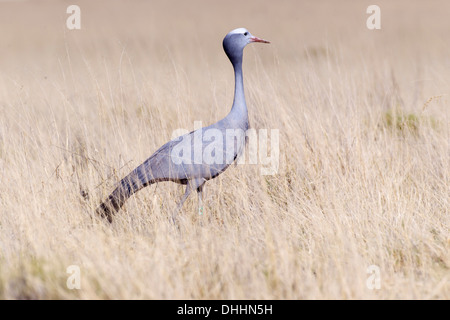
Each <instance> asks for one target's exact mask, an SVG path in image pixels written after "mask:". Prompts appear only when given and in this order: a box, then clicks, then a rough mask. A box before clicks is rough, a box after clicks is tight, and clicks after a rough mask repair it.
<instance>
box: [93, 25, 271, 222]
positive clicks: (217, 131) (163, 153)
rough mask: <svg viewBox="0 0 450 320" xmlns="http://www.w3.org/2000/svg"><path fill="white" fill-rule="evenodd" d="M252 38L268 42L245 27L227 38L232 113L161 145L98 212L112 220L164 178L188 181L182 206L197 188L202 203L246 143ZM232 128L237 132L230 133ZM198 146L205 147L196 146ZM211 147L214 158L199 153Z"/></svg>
mask: <svg viewBox="0 0 450 320" xmlns="http://www.w3.org/2000/svg"><path fill="white" fill-rule="evenodd" d="M251 42H263V43H268V41H266V40H262V39H259V38H256V37H254V36H252V35H251V34H250V32H248V31H247V30H246V29H244V28H239V29H235V30H233V31H231V32H230V33H228V34H227V35H226V36H225V38H224V40H223V48H224V51H225V53H226V54H227V56H228V58H229V59H230V61H231V63H232V65H233V67H234V74H235V92H234V101H233V106H232V108H231V111H230V112H229V114H228V115H227V116H226V117H225V118H223V119H222V120H220V121H218V122H217V123H215V124H213V125H210V126H208V127H205V128H201V129H198V130H196V131H192V132H191V133H189V134H186V135H184V136H181V137H178V138H176V139H174V140H171V141H169V142H168V143H166V144H165V145H163V146H162V147H161V148H159V149H158V150H157V151H156V152H155V153H154V154H153V155H152V156H151V157H150V158H148V159H147V160H146V161H145V162H144V163H142V164H141V165H140V166H138V167H137V168H136V169H134V170H133V171H132V172H131V173H130V174H128V175H127V176H126V177H125V178H123V179H122V180H121V181H120V182H119V185H118V186H117V188H116V189H115V190H114V191H113V192H112V193H111V194H110V195H109V197H108V198H107V199H106V200H105V201H104V202H103V203H102V204H100V206H99V207H98V209H97V213H98V214H99V215H100V216H102V217H104V218H107V219H108V221H109V222H112V216H113V214H114V213H116V212H117V211H119V209H120V208H121V207H122V206H123V205H124V203H125V202H126V200H127V199H128V198H129V197H130V196H132V195H133V194H134V193H136V192H137V191H139V190H141V189H142V188H144V187H146V186H148V185H150V184H153V183H156V182H160V181H173V182H177V183H179V184H183V185H186V192H185V194H184V195H183V197H182V198H181V200H180V202H179V203H178V210H179V209H180V208H181V207H182V205H183V203H184V201H185V200H186V199H187V198H188V196H189V195H190V193H191V192H192V191H193V190H196V191H197V193H198V196H199V206H201V202H202V190H203V185H204V184H205V182H206V181H208V180H210V179H213V178H215V177H216V176H218V175H219V174H220V173H222V172H224V171H225V170H226V169H227V168H228V166H229V165H230V164H231V163H232V162H233V161H235V159H236V157H237V156H238V154H239V153H240V152H241V151H242V150H243V148H244V145H245V131H246V130H247V129H248V126H249V124H248V113H247V105H246V102H245V95H244V84H243V75H242V57H243V50H244V47H245V46H246V45H247V44H249V43H251ZM230 132H231V133H234V134H232V135H230ZM211 133H212V136H214V137H215V139H214V140H212V138H211V140H212V141H208V142H207V143H205V142H204V135H206V134H211ZM218 137H219V138H218ZM196 139H197V140H196ZM198 139H200V140H198ZM196 141H197V142H198V141H200V144H195V142H196ZM198 147H200V148H201V150H195V148H198ZM183 150H193V152H190V153H186V154H185V153H184V152H183ZM211 150H213V151H214V152H213V153H212V156H211V157H212V158H214V159H213V160H211V159H209V161H207V160H208V159H204V158H200V159H199V158H198V157H197V156H198V155H199V154H201V155H203V154H204V152H206V151H211ZM180 151H181V152H180ZM196 151H197V152H196ZM178 210H177V211H178ZM174 218H175V216H174Z"/></svg>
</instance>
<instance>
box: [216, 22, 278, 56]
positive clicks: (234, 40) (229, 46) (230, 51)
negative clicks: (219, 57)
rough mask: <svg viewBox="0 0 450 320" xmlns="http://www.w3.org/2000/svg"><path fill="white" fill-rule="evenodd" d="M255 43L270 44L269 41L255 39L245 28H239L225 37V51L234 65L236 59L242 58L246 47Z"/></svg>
mask: <svg viewBox="0 0 450 320" xmlns="http://www.w3.org/2000/svg"><path fill="white" fill-rule="evenodd" d="M253 42H260V43H270V42H269V41H267V40H264V39H260V38H258V37H255V36H254V35H252V34H251V33H250V32H249V31H248V30H247V29H245V28H238V29H234V30H233V31H231V32H229V33H228V34H227V35H226V36H225V38H224V39H223V49H224V50H225V53H226V54H227V56H228V58H229V59H230V60H231V62H232V63H234V61H235V59H237V58H241V57H242V52H243V50H244V48H245V46H246V45H248V44H249V43H253Z"/></svg>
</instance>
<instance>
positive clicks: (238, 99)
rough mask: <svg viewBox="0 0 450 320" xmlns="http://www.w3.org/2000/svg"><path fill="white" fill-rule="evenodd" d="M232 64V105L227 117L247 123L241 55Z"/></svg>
mask: <svg viewBox="0 0 450 320" xmlns="http://www.w3.org/2000/svg"><path fill="white" fill-rule="evenodd" d="M232 64H233V67H234V79H235V88H234V101H233V107H232V108H231V111H230V113H229V114H228V117H230V118H231V119H232V120H233V121H238V122H243V123H247V121H248V112H247V104H246V103H245V93H244V79H243V76H242V55H241V56H240V57H239V58H237V59H233V61H232Z"/></svg>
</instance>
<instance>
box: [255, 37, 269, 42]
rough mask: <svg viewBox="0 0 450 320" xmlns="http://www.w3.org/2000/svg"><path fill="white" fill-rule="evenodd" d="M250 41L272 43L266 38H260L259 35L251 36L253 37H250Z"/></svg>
mask: <svg viewBox="0 0 450 320" xmlns="http://www.w3.org/2000/svg"><path fill="white" fill-rule="evenodd" d="M250 42H261V43H270V42H269V41H267V40H264V39H260V38H258V37H251V38H250Z"/></svg>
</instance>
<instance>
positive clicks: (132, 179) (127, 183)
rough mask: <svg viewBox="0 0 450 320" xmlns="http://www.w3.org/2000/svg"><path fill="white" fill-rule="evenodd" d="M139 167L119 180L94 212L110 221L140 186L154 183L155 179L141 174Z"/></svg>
mask: <svg viewBox="0 0 450 320" xmlns="http://www.w3.org/2000/svg"><path fill="white" fill-rule="evenodd" d="M140 169H142V168H141V167H138V168H136V169H135V170H134V171H132V172H131V173H130V174H129V175H128V176H126V177H125V178H123V179H122V180H121V181H120V182H119V186H118V187H117V188H116V189H115V190H114V191H113V192H112V193H111V194H110V195H109V196H108V198H107V199H106V200H105V201H104V202H103V203H101V204H100V206H99V207H98V208H97V210H96V213H97V214H98V215H99V216H100V217H102V218H105V219H107V220H108V221H109V222H110V223H111V222H112V219H113V215H114V214H116V213H117V212H118V211H119V210H120V208H122V206H123V205H124V204H125V202H126V201H127V200H128V198H129V197H131V196H132V195H133V194H134V193H136V192H138V191H139V190H141V189H142V188H144V187H146V186H148V185H150V184H152V183H155V182H156V180H155V179H152V178H150V177H148V176H147V175H145V174H142V172H143V170H140Z"/></svg>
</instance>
